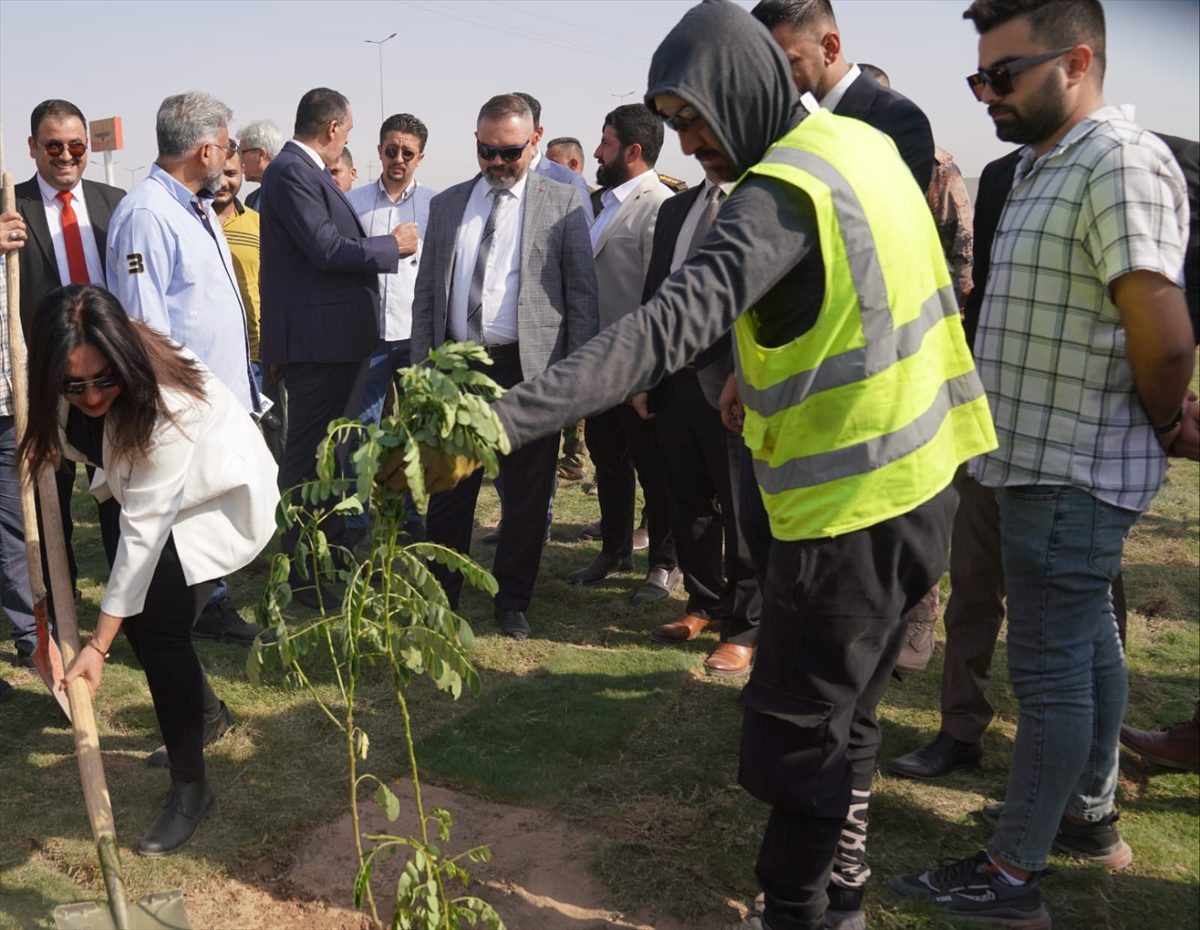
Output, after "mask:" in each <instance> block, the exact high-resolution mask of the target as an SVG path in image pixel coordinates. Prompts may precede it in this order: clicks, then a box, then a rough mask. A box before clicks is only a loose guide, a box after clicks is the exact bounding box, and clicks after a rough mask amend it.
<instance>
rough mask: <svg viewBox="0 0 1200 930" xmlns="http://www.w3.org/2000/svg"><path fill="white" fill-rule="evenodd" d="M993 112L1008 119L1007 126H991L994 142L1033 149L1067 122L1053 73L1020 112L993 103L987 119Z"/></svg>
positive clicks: (1065, 108)
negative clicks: (996, 140)
mask: <svg viewBox="0 0 1200 930" xmlns="http://www.w3.org/2000/svg"><path fill="white" fill-rule="evenodd" d="M997 110H999V111H1001V112H1004V113H1007V114H1008V116H1009V119H1008V121H1007V122H1004V123H996V124H995V126H996V138H997V139H1000V140H1001V141H1003V142H1015V143H1016V144H1017V145H1033V144H1035V143H1037V142H1041V141H1042V140H1043V139H1047V138H1049V137H1050V136H1052V135H1054V133H1055V132H1056V131H1057V130H1058V127H1060V126H1061V125H1062V124H1063V123H1064V122H1066V119H1067V107H1066V103H1065V101H1064V99H1063V95H1062V92H1061V91H1060V90H1059V89H1058V87H1057V86H1056V85H1055V74H1054V73H1053V72H1051V73H1050V74H1049V75H1048V76H1047V77H1046V80H1045V81H1044V82H1042V86H1041V87H1040V88H1038V92H1037V93H1036V94H1032V95H1031V96H1030V97H1029V101H1028V103H1026V105H1025V111H1024V112H1020V111H1018V110H1017V109H1015V108H1014V107H1009V106H1008V105H1006V104H1003V103H996V104H992V106H990V107H988V115H989V116H990V115H991V114H992V113H993V112H995V111H997Z"/></svg>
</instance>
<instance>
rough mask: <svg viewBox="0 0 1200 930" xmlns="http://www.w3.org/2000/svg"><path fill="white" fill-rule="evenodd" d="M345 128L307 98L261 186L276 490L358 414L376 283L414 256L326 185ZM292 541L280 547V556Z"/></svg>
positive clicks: (331, 109) (300, 595)
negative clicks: (277, 379) (282, 403)
mask: <svg viewBox="0 0 1200 930" xmlns="http://www.w3.org/2000/svg"><path fill="white" fill-rule="evenodd" d="M353 124H354V118H353V114H352V113H351V111H350V102H349V101H348V100H347V99H346V98H345V97H344V96H342V95H341V94H339V93H338V92H337V91H335V90H330V89H329V88H326V87H318V88H315V89H313V90H310V91H309V92H308V93H307V94H305V95H304V96H303V97H302V98H301V99H300V105H299V106H298V107H297V108H296V128H295V134H294V136H293V138H292V140H291V141H290V142H288V143H287V144H286V145H284V147H283V150H282V151H281V152H280V153H279V155H278V156H277V157H276V158H274V159H272V160H271V164H270V165H268V166H267V170H266V171H265V172H264V174H263V180H262V196H261V199H260V200H259V209H260V211H261V213H262V269H261V282H262V283H261V286H262V339H261V344H260V353H261V355H262V360H263V362H264V363H266V364H268V365H270V366H272V367H278V370H279V373H280V375H281V376H282V378H283V380H284V383H285V384H286V386H287V391H288V430H287V440H286V443H285V450H284V457H283V462H282V464H281V466H280V469H279V486H280V488H281V489H287V488H290V487H292V486H293V485H295V484H298V483H300V482H302V481H305V480H308V479H310V478H313V477H315V475H316V459H315V450H316V448H317V446H318V445H319V444H320V442H321V440H322V438H324V436H325V432H326V429H327V427H328V425H329V422H330V420H334V419H336V418H338V417H342V416H356V415H357V414H358V412H359V411H360V410H361V409H362V393H363V387H364V378H363V375H364V373H365V365H364V363H365V361H366V359H367V358H368V356H370V354H371V351H372V350H373V349H374V348H375V345H376V343H377V342H378V341H379V325H378V322H377V316H378V308H379V294H378V275H379V274H381V273H383V274H392V273H395V271H396V269H397V267H398V266H399V263H400V259H401V258H402V257H405V256H408V255H412V254H413V253H414V252H416V250H417V235H416V230H415V228H413V226H412V224H405V225H403V226H397V227H396V228H395V229H393V230H392V231H391V232H390V233H388V234H387V235H382V236H371V237H367V236H366V235H364V232H363V228H362V225H361V224H360V223H359V221H358V216H357V215H356V214H355V212H354V208H353V207H352V206H351V205H350V201H348V200H347V199H346V195H345V194H343V193H342V191H341V189H340V188H339V187H338V186H337V184H336V183H335V182H334V180H333V177H332V176H331V175H330V173H329V170H328V169H329V166H331V165H333V164H335V163H336V162H337V161H338V159H339V158H341V155H342V150H343V149H344V148H345V147H346V140H347V139H348V138H349V135H350V129H351V127H352V126H353ZM325 529H326V533H327V534H328V536H329V538H330V541H331V542H332V543H335V544H337V543H342V544H345V543H352V542H353V540H347V539H344V538H342V535H343V524H342V522H341V521H340V520H337V519H336V518H331V520H330V521H329V522H327V524H326V527H325ZM296 538H297V535H296V533H295V531H291V532H289V533H287V534H285V535H284V538H283V541H282V546H283V551H284V552H289V553H290V552H291V551H292V550H293V549H294V548H295V545H296ZM297 599H298V600H300V602H301V603H305V604H309V605H310V606H311V605H312V604H314V603H315V602H316V591H315V589H313V588H312V587H309V588H307V590H301V591H299V592H297Z"/></svg>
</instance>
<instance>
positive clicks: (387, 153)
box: [383, 142, 529, 161]
mask: <svg viewBox="0 0 1200 930" xmlns="http://www.w3.org/2000/svg"><path fill="white" fill-rule="evenodd" d="M528 144H529V143H528V142H527V143H525V145H528ZM521 148H522V149H523V148H525V146H524V145H523V146H521ZM488 151H491V149H489V150H488ZM500 151H508V150H507V149H501V150H500ZM383 155H384V157H385V158H387V159H388V160H389V161H394V160H395V159H396V156H397V155H403V156H404V160H405V161H412V160H413V159H414V158H416V157H417V153H416V152H414V151H413V150H412V149H406V148H401V147H400V146H398V145H389V146H386V147H385V148H384V150H383ZM479 155H480V157H481V158H482V157H483V149H482V148H480V149H479ZM495 157H496V156H495V155H493V156H492V158H495ZM500 157H501V158H504V160H505V161H516V160H517V158H520V157H521V153H520V152H518V153H517V154H516V155H515V156H514V157H513V158H505V157H504V156H503V155H501V156H500ZM491 160H492V159H491V158H489V159H488V161H491Z"/></svg>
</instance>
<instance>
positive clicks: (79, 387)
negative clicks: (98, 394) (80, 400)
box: [62, 371, 121, 397]
mask: <svg viewBox="0 0 1200 930" xmlns="http://www.w3.org/2000/svg"><path fill="white" fill-rule="evenodd" d="M120 383H121V382H120V381H118V380H117V376H116V375H114V374H113V373H112V372H111V371H109V372H107V373H105V374H102V375H100V376H99V377H96V378H89V379H88V380H86V381H64V382H63V389H62V392H63V397H78V396H79V395H81V394H82V393H83V392H84V391H86V390H87V389H88V388H90V387H94V388H95V389H96V390H97V391H103V390H106V389H107V388H112V387H116V386H117V385H119V384H120Z"/></svg>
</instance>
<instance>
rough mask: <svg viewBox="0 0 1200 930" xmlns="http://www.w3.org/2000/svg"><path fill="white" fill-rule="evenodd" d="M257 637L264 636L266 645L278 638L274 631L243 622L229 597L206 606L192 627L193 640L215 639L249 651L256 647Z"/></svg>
mask: <svg viewBox="0 0 1200 930" xmlns="http://www.w3.org/2000/svg"><path fill="white" fill-rule="evenodd" d="M256 636H262V641H263V642H264V643H273V642H275V638H276V637H275V633H274V632H273V631H271V630H264V629H263V628H262V627H261V626H258V625H256V624H253V623H247V622H246V621H245V620H243V619H242V617H241V615H240V614H239V613H238V612H237V609H236V608H235V607H234V606H233V602H232V601H230V600H229V598H228V597H223V598H221V599H220V600H219V601H217V603H215V604H205V605H204V609H203V610H202V611H200V616H199V617H197V618H196V623H195V624H194V625H193V626H192V638H193V639H214V640H216V641H217V642H222V643H233V644H234V645H235V646H245V647H246V648H247V649H249V648H250V647H251V646H252V645H254V638H255V637H256Z"/></svg>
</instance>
